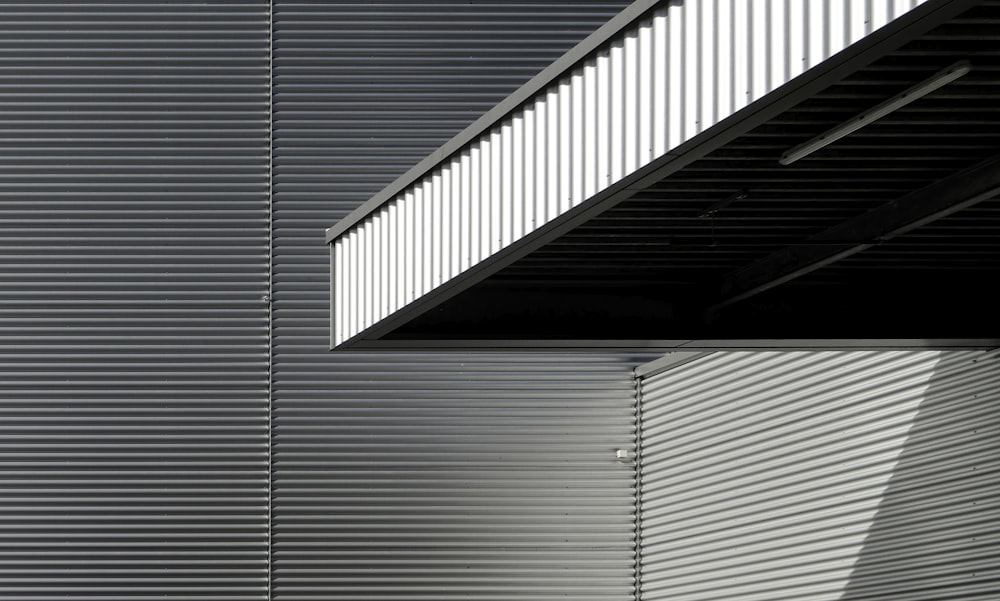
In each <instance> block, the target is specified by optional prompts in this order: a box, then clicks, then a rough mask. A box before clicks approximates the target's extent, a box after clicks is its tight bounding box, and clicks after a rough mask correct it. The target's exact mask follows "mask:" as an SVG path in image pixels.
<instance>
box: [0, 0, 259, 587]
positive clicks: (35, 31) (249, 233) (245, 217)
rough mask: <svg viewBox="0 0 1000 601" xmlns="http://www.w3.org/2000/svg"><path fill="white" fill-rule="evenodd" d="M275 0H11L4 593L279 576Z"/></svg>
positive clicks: (1, 113)
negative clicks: (274, 394)
mask: <svg viewBox="0 0 1000 601" xmlns="http://www.w3.org/2000/svg"><path fill="white" fill-rule="evenodd" d="M267 118H268V3H267V2H250V1H239V2H236V1H213V2H207V3H206V2H198V3H178V2H165V1H164V2H158V1H151V0H141V1H139V0H136V1H122V0H114V1H111V2H100V3H98V2H75V3H67V2H56V1H49V0H32V1H30V2H4V3H3V4H2V5H0V132H2V133H0V237H2V244H0V422H2V424H3V426H2V428H0V598H2V599H5V600H15V599H39V600H42V599H44V600H51V599H94V600H97V599H100V600H102V601H103V600H109V599H157V600H166V599H189V600H193V599H219V600H221V599H232V600H235V599H241V600H243V599H263V598H265V597H266V594H267V488H268V463H267V433H268V430H267V423H268V418H267V386H268V385H267V365H268V319H267V316H268V312H267V306H266V304H265V303H263V302H262V301H261V299H262V296H263V295H264V294H266V292H267V281H268V256H267V248H268V188H267V164H268V121H267Z"/></svg>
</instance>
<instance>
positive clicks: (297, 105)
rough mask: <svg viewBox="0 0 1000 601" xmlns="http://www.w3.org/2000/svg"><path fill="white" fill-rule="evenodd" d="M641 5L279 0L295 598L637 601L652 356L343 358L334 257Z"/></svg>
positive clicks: (278, 474) (288, 540)
mask: <svg viewBox="0 0 1000 601" xmlns="http://www.w3.org/2000/svg"><path fill="white" fill-rule="evenodd" d="M624 5H625V2H583V3H581V2H536V3H517V2H477V3H465V2H440V3H434V4H429V5H417V4H413V3H409V2H402V1H399V2H387V3H380V4H364V5H359V4H344V3H336V2H327V3H298V2H284V1H279V2H277V3H276V5H275V62H274V65H275V71H274V77H275V79H274V81H275V89H274V90H275V96H274V98H275V104H274V118H275V137H274V186H275V188H274V192H275V196H274V202H275V204H274V216H275V229H274V270H275V271H274V285H275V286H274V301H275V302H274V414H273V450H274V482H273V505H274V507H273V524H274V531H273V568H274V572H273V574H274V580H273V591H274V598H275V599H276V600H278V601H284V600H291V599H320V598H322V599H358V598H362V597H363V598H366V599H458V598H461V599H529V598H530V599H544V598H565V597H566V595H567V594H568V595H570V596H572V597H573V598H577V599H602V600H605V599H628V598H630V597H631V594H632V591H633V586H634V585H633V582H632V575H633V571H632V570H633V565H632V560H633V549H632V543H633V541H632V537H631V526H630V524H631V520H632V504H633V496H634V487H633V486H632V477H633V475H632V468H631V467H630V466H628V465H627V464H625V463H620V462H618V461H617V460H616V459H615V451H616V449H618V448H621V447H622V446H625V447H629V446H630V445H632V444H634V416H633V406H632V396H633V392H632V388H633V385H632V382H631V377H630V369H631V366H632V365H634V364H635V363H636V362H637V361H638V360H639V359H638V358H634V357H626V356H624V355H615V354H601V355H583V354H581V355H571V356H562V357H553V356H550V355H542V354H535V355H531V354H512V353H479V354H421V355H419V356H418V355H415V354H406V353H399V354H386V353H367V354H366V353H349V354H348V353H330V352H329V351H328V348H329V339H328V335H327V334H328V330H327V326H328V324H329V263H328V260H329V258H328V249H327V247H326V245H325V244H324V228H325V226H327V225H329V224H330V223H332V222H335V221H336V220H337V219H339V218H340V217H342V216H343V215H346V214H347V213H348V212H349V211H351V210H352V209H353V208H354V207H356V206H357V205H358V204H360V203H361V202H362V201H364V200H365V199H367V198H369V197H370V196H372V195H373V194H374V193H376V192H377V191H378V190H379V189H380V188H382V187H383V186H385V185H386V184H388V183H389V182H391V181H392V180H393V179H394V178H395V177H396V176H398V175H399V174H400V173H402V172H404V171H405V170H406V169H408V168H409V167H410V166H411V165H413V164H415V163H416V162H417V161H419V160H420V159H421V158H422V157H423V156H425V155H426V154H427V153H428V152H430V151H432V150H433V149H434V148H435V147H437V146H438V145H440V144H441V143H442V142H444V141H445V140H446V139H448V138H449V137H450V136H452V135H454V134H455V133H456V132H458V131H459V130H460V129H461V128H462V127H464V126H465V125H467V124H468V123H470V122H471V121H473V120H474V119H475V118H476V117H477V116H479V115H480V114H482V113H484V112H486V111H487V110H488V109H489V108H490V107H491V106H492V105H493V104H494V103H496V102H497V101H499V100H500V99H502V98H503V97H504V96H505V95H507V94H508V93H510V92H511V91H512V90H513V89H515V88H516V87H517V86H518V85H519V84H521V83H523V82H524V81H525V80H527V79H528V78H529V77H530V76H531V75H533V74H534V73H535V72H536V71H538V70H540V69H541V68H543V67H544V66H546V65H547V64H548V63H549V62H550V61H552V60H554V59H555V58H556V57H558V56H559V55H560V54H561V53H562V52H563V51H565V50H566V49H567V48H569V47H570V46H572V45H573V44H574V43H575V42H577V41H578V40H580V39H582V38H583V37H584V36H586V35H587V34H588V33H590V31H592V30H593V29H595V28H596V27H598V26H599V25H600V24H602V23H603V22H604V21H605V20H606V19H608V18H609V17H610V16H611V15H613V14H614V13H615V12H616V11H617V10H619V9H621V8H622V7H623V6H624Z"/></svg>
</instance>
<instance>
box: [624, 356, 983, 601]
mask: <svg viewBox="0 0 1000 601" xmlns="http://www.w3.org/2000/svg"><path fill="white" fill-rule="evenodd" d="M998 384H1000V357H998V355H997V353H996V352H988V353H985V352H980V351H929V350H908V351H795V352H774V351H772V352H760V351H757V352H719V353H715V354H711V355H709V356H707V357H702V358H700V359H697V360H695V361H692V362H690V363H687V364H684V365H680V366H678V367H674V368H673V369H669V370H668V371H664V372H662V373H659V374H650V375H648V376H647V377H645V378H643V380H642V385H641V391H642V393H641V394H642V405H643V411H642V426H641V432H642V445H641V450H640V461H641V467H640V469H641V499H640V507H641V522H642V528H641V546H642V550H641V556H642V560H641V573H642V577H641V582H642V587H641V597H640V598H641V599H644V600H648V601H653V600H657V599H740V600H746V599H796V600H806V599H809V600H817V601H819V600H834V599H889V598H892V599H990V598H994V597H995V596H996V593H997V591H996V579H997V576H998V571H997V562H996V550H997V543H998V538H997V537H998V531H997V528H996V524H997V523H998V517H1000V507H998V506H997V503H996V499H997V498H998V493H1000V479H998V478H997V474H998V469H1000V439H998V438H997V436H996V432H997V428H998V427H1000V414H998V413H997V411H996V408H997V406H998V403H1000V394H998V390H1000V388H998Z"/></svg>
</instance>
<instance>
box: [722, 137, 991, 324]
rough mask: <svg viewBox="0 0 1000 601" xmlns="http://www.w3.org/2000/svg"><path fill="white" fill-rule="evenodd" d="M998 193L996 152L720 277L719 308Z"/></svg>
mask: <svg viewBox="0 0 1000 601" xmlns="http://www.w3.org/2000/svg"><path fill="white" fill-rule="evenodd" d="M998 193H1000V156H996V157H993V158H991V159H989V160H987V161H984V162H982V163H979V164H978V165H975V166H973V167H970V168H968V169H965V170H963V171H960V172H958V173H955V174H954V175H951V176H949V177H946V178H945V179H942V180H939V181H937V182H935V183H933V184H931V185H929V186H927V187H925V188H921V189H920V190H917V191H915V192H912V193H910V194H907V195H906V196H903V197H901V198H898V199H896V200H894V201H892V202H890V203H887V204H884V205H882V206H880V207H878V208H875V209H872V210H871V211H869V212H867V213H865V214H863V215H859V216H857V217H854V218H853V219H849V220H847V221H845V222H843V223H841V224H838V225H835V226H834V227H832V228H830V229H828V230H826V231H824V232H822V233H820V234H817V235H815V236H813V237H812V238H809V239H808V240H807V241H806V242H805V243H804V244H802V245H794V246H790V247H788V248H785V249H782V250H780V251H778V252H776V253H774V254H772V255H769V256H767V257H764V258H762V259H760V260H758V261H755V262H753V263H751V264H749V265H747V266H746V267H742V268H740V269H738V270H736V271H733V272H732V273H729V274H727V275H726V276H724V277H723V280H722V284H721V288H720V290H721V297H722V298H723V299H724V300H722V301H720V302H718V303H716V304H715V305H712V306H711V307H709V308H708V310H707V312H706V313H707V315H708V316H712V315H714V313H715V312H716V311H718V310H719V309H721V308H723V307H726V306H728V305H731V304H733V303H736V302H739V301H741V300H744V299H746V298H749V297H751V296H754V295H756V294H760V293H761V292H764V291H765V290H769V289H771V288H774V287H775V286H779V285H781V284H784V283H785V282H788V281H790V280H793V279H795V278H797V277H799V276H801V275H805V274H807V273H809V272H812V271H815V270H817V269H819V268H821V267H824V266H826V265H829V264H831V263H834V262H836V261H839V260H841V259H843V258H845V257H849V256H851V255H853V254H856V253H859V252H861V251H863V250H865V249H866V248H870V247H871V246H874V245H876V244H878V243H880V242H883V241H885V240H889V239H891V238H894V237H896V236H900V235H902V234H905V233H906V232H909V231H911V230H913V229H916V228H918V227H920V226H922V225H925V224H927V223H930V222H932V221H935V220H937V219H940V218H942V217H945V216H947V215H950V214H952V213H954V212H956V211H959V210H961V209H964V208H966V207H970V206H972V205H974V204H976V203H978V202H980V201H983V200H986V199H988V198H991V197H993V196H996V195H997V194H998Z"/></svg>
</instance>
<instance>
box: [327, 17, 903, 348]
mask: <svg viewBox="0 0 1000 601" xmlns="http://www.w3.org/2000/svg"><path fill="white" fill-rule="evenodd" d="M920 3H921V0H905V1H893V0H832V1H830V2H823V3H811V2H801V1H800V0H761V1H760V2H746V1H744V0H723V1H721V2H720V1H711V2H709V1H697V0H687V1H685V2H669V3H663V6H661V7H659V8H657V9H656V10H655V11H654V12H653V13H652V14H651V15H649V16H648V17H647V18H645V19H643V20H641V21H640V22H638V23H637V24H636V25H635V26H633V27H630V28H628V29H626V30H625V31H623V32H621V33H620V34H618V35H617V36H615V37H614V38H613V39H612V40H610V41H609V42H608V43H607V44H606V46H605V47H603V48H602V49H600V50H598V51H596V52H595V53H593V54H592V55H591V56H589V57H588V58H587V59H585V60H584V61H582V63H581V64H579V65H578V66H576V67H574V68H573V69H572V70H570V71H568V72H566V73H565V74H564V75H563V76H562V77H561V78H559V80H558V81H554V82H553V83H552V84H551V85H550V86H549V87H547V88H546V89H543V90H542V91H541V92H539V93H537V94H536V95H535V96H534V97H533V98H531V99H530V100H528V101H527V102H525V103H524V104H523V105H522V107H520V108H519V109H517V110H515V111H514V112H513V113H512V114H511V115H510V116H507V117H505V118H503V119H502V120H500V121H499V122H497V123H496V124H494V125H493V126H492V127H491V128H490V130H489V131H486V132H484V133H483V134H482V135H481V136H480V137H479V138H477V139H475V140H473V141H472V142H470V143H468V144H467V145H465V146H464V147H463V148H461V149H460V150H459V151H457V152H456V153H455V154H454V155H453V156H451V157H443V161H442V162H441V163H440V164H439V165H438V166H436V167H435V168H433V169H432V170H431V171H430V172H429V173H427V174H426V175H425V176H423V177H421V178H419V179H417V180H416V181H415V182H413V183H412V184H411V185H410V186H408V187H407V188H405V189H404V190H403V191H402V192H401V193H399V194H398V195H397V196H396V197H395V198H393V199H392V200H390V201H389V202H387V203H386V204H385V205H383V206H382V207H381V208H380V209H378V210H377V211H375V212H373V213H372V214H371V215H370V216H368V217H367V218H366V219H365V220H364V221H362V222H360V223H358V224H357V225H356V226H354V227H353V228H351V229H350V230H348V231H347V232H345V233H344V234H343V235H342V236H341V237H339V238H338V239H336V240H335V241H334V242H333V243H332V246H333V250H332V252H333V257H332V264H333V265H334V267H335V268H334V270H333V278H334V279H333V287H334V289H335V290H336V293H335V303H334V308H333V316H332V319H333V321H332V324H331V326H332V332H333V336H332V339H333V340H332V341H333V344H334V345H339V344H341V343H343V342H344V341H346V340H348V339H351V338H352V337H354V336H356V335H357V334H359V333H361V332H363V331H365V330H366V329H368V328H370V327H372V326H373V325H375V324H377V323H379V322H380V321H382V320H383V319H385V318H386V317H388V316H390V315H392V314H393V313H396V312H397V311H399V310H400V309H402V308H404V307H406V306H407V305H409V304H410V303H412V302H414V301H415V300H417V299H419V298H421V297H423V296H424V295H426V294H427V293H429V292H431V291H432V290H435V289H438V288H440V287H441V286H442V285H444V284H446V283H448V282H449V281H451V280H452V279H454V278H455V277H456V276H458V275H459V274H462V273H465V272H467V271H469V270H470V269H473V268H474V267H476V266H477V265H479V264H480V263H482V262H483V261H484V260H486V259H488V258H489V257H491V256H494V255H496V254H497V253H498V252H500V251H501V250H503V249H505V248H508V247H510V246H511V245H512V244H514V243H515V242H516V241H518V240H520V239H522V238H524V237H525V236H527V235H528V234H530V233H531V232H533V231H535V230H537V229H538V228H540V227H541V226H543V225H545V224H546V223H548V222H550V221H552V220H553V219H555V218H557V217H559V216H561V215H563V214H565V213H566V212H567V211H570V210H571V209H573V208H574V207H577V206H579V205H581V204H582V203H583V202H584V201H586V200H587V199H589V198H591V197H593V196H594V195H595V194H597V193H598V192H600V191H602V190H604V189H606V188H608V187H609V186H610V185H612V184H613V183H615V182H617V181H619V180H621V179H622V178H623V177H625V176H626V175H628V174H631V173H633V172H635V171H636V170H637V169H639V168H640V167H642V166H644V165H646V164H648V163H649V162H650V161H652V160H653V159H655V158H657V157H660V156H661V155H663V154H665V153H667V152H668V151H670V150H672V149H675V148H677V147H678V146H680V145H681V144H682V143H684V142H686V141H688V140H690V139H692V138H693V137H694V136H696V135H697V134H699V133H701V132H703V131H705V130H706V129H708V128H710V127H711V126H712V125H714V124H716V123H718V122H719V121H721V120H722V119H724V118H726V117H728V116H730V115H732V114H733V113H735V112H736V111H738V110H740V109H741V108H743V107H745V106H746V105H748V104H750V103H751V102H753V101H755V100H758V99H760V98H762V97H764V96H765V95H767V94H768V93H769V92H771V91H772V90H774V89H776V88H778V87H779V86H781V85H782V84H784V83H786V82H788V81H790V80H791V79H793V78H795V77H796V76H798V75H800V74H801V73H803V72H804V71H806V70H808V69H809V68H811V67H813V66H815V65H817V64H819V63H821V62H822V61H824V60H826V59H827V58H828V57H830V56H832V55H833V54H836V53H837V52H839V51H841V50H843V49H844V48H846V47H847V46H849V45H851V44H853V43H854V42H857V41H858V40H860V39H862V38H864V37H865V36H867V35H868V34H870V33H872V32H873V31H875V30H877V29H878V28H880V27H882V26H883V25H885V24H887V23H888V22H890V21H892V20H893V19H895V18H897V17H899V16H900V15H902V14H904V13H905V12H908V11H909V10H911V9H912V8H914V7H915V6H917V5H918V4H920Z"/></svg>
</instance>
